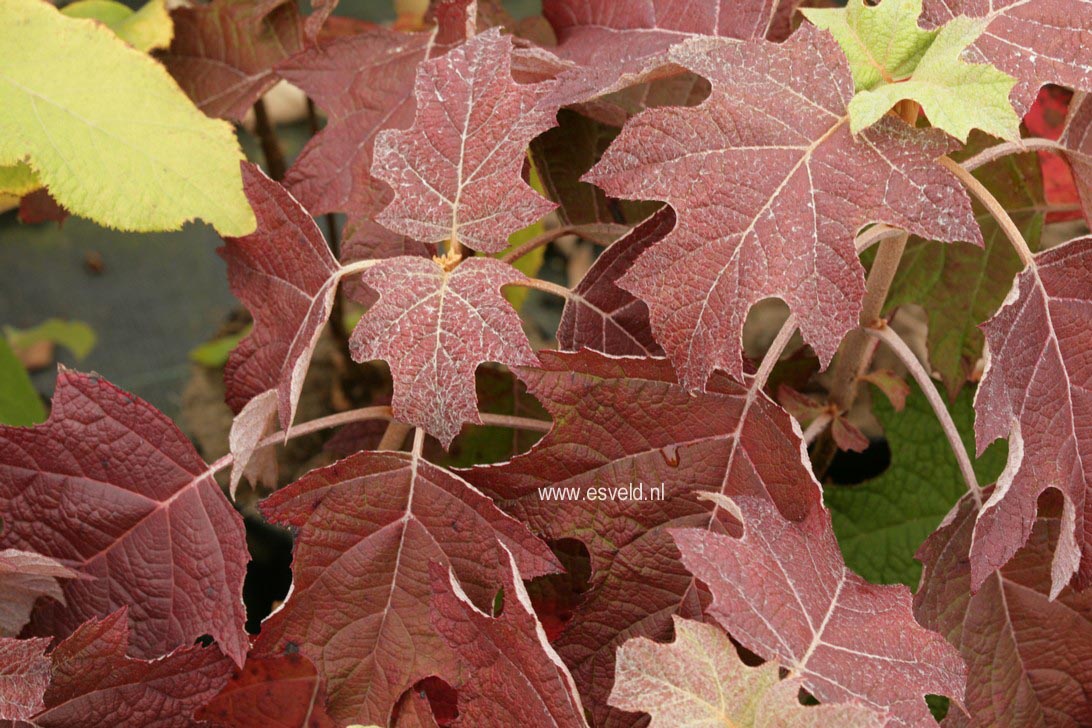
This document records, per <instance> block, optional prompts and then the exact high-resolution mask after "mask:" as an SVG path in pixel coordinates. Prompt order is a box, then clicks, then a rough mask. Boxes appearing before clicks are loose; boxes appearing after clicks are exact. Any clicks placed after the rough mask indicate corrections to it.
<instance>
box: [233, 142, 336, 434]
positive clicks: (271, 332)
mask: <svg viewBox="0 0 1092 728" xmlns="http://www.w3.org/2000/svg"><path fill="white" fill-rule="evenodd" d="M243 180H244V187H245V190H246V194H247V199H249V200H250V204H251V207H253V209H254V214H255V215H256V216H257V218H258V228H257V230H255V231H254V232H253V233H251V234H250V235H247V236H245V237H241V238H226V239H225V241H226V243H227V244H226V245H225V246H224V247H222V248H220V249H219V250H218V251H217V252H219V254H220V256H221V257H222V258H223V259H224V260H225V261H226V262H227V265H228V283H229V284H230V286H231V290H232V292H233V293H234V294H235V295H236V296H237V297H238V298H239V300H240V301H242V302H243V304H244V305H246V307H247V308H248V309H249V310H250V313H251V314H252V315H253V317H254V329H253V331H251V333H250V335H249V336H247V337H246V338H245V339H243V341H242V342H241V343H240V344H239V346H237V347H236V348H235V350H234V351H232V352H231V356H230V357H228V362H227V366H225V367H224V384H225V387H226V390H227V391H226V397H227V402H228V404H229V405H230V406H231V408H232V409H233V410H234V411H235V412H236V413H240V412H242V411H243V408H244V407H245V406H246V405H247V403H248V402H251V401H252V400H254V399H255V398H256V397H257V396H258V395H260V394H262V393H264V392H267V391H269V390H275V391H276V397H274V398H269V397H267V398H265V399H264V400H263V402H264V405H263V406H261V407H258V408H256V409H255V408H252V409H251V410H250V411H248V412H247V419H248V420H253V421H254V422H255V423H257V424H256V425H255V427H256V428H257V427H260V426H264V421H265V419H266V418H267V417H268V415H269V410H270V409H271V408H275V410H276V411H277V412H278V414H279V419H280V423H281V428H282V429H288V427H289V426H291V424H292V419H293V416H294V415H295V411H296V405H297V404H298V402H299V397H300V392H301V391H302V389H303V380H304V376H305V375H306V374H307V367H308V365H309V364H310V362H311V354H312V352H313V351H314V348H315V344H316V343H317V342H318V337H319V334H321V333H322V328H323V326H324V325H325V324H326V319H327V318H328V317H329V315H330V308H331V307H332V306H333V304H334V295H335V294H336V293H337V283H338V279H339V273H340V266H339V265H338V262H337V261H336V260H334V256H333V255H332V254H331V253H330V248H329V247H328V246H327V245H326V240H325V239H324V238H323V237H322V233H321V232H320V231H319V229H318V226H317V225H316V224H315V221H314V220H313V219H312V218H311V216H310V215H309V214H308V213H307V211H306V210H304V209H303V207H301V206H300V204H299V203H298V202H297V201H296V200H295V199H294V198H293V197H292V195H290V194H289V193H288V191H287V190H285V189H284V187H282V186H281V185H280V184H279V183H277V182H274V181H273V180H271V179H269V178H268V177H266V176H265V173H263V172H262V171H261V169H259V168H258V167H257V166H256V165H253V164H250V163H246V164H244V165H243Z"/></svg>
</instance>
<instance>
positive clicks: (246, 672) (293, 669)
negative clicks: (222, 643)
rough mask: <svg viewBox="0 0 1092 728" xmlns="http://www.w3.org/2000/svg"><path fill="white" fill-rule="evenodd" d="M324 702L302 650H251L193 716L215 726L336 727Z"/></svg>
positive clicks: (273, 727) (321, 691)
mask: <svg viewBox="0 0 1092 728" xmlns="http://www.w3.org/2000/svg"><path fill="white" fill-rule="evenodd" d="M325 703H326V692H325V691H324V690H323V689H322V680H321V679H320V678H319V675H318V671H317V670H316V669H315V666H314V665H313V664H311V661H310V660H308V659H307V658H306V657H304V656H303V655H300V654H295V655H275V656H268V657H261V656H257V655H250V656H248V657H247V659H246V663H245V664H244V665H243V666H242V667H241V668H239V669H238V670H236V671H235V674H234V675H232V676H231V679H230V680H228V682H227V685H225V686H224V689H223V690H221V691H220V692H219V693H217V695H216V696H215V697H213V698H212V699H211V700H209V701H208V703H206V704H205V705H204V706H202V707H201V709H200V710H198V711H197V715H196V716H194V717H196V718H197V719H198V720H206V721H211V722H212V723H214V724H215V725H216V726H217V727H218V728H251V727H252V726H268V728H334V726H335V723H334V721H333V719H332V718H330V716H329V715H327V713H326V705H325Z"/></svg>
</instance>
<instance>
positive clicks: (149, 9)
mask: <svg viewBox="0 0 1092 728" xmlns="http://www.w3.org/2000/svg"><path fill="white" fill-rule="evenodd" d="M61 12H62V13H64V14H65V15H67V16H68V17H70V18H88V19H90V20H97V21H99V22H100V23H102V24H103V25H105V26H106V27H107V28H109V29H110V30H112V31H114V32H115V33H116V34H117V36H118V37H119V38H121V39H122V40H124V41H126V42H127V43H128V44H129V45H131V46H133V47H134V48H136V49H137V50H138V51H150V50H153V49H156V48H166V47H167V46H169V45H170V44H171V38H172V37H173V36H174V24H173V23H172V22H171V15H170V13H168V12H167V4H166V2H165V0H149V1H148V2H147V3H146V4H145V5H144V7H142V8H141V9H140V10H136V11H134V10H133V9H131V8H129V7H128V6H126V5H122V4H121V3H119V2H115V1H114V0H77V1H76V2H74V3H72V4H71V5H65V6H64V9H62V10H61Z"/></svg>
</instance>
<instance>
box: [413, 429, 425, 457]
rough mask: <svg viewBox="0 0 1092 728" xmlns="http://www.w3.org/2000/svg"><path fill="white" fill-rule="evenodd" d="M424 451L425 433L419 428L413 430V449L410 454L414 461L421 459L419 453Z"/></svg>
mask: <svg viewBox="0 0 1092 728" xmlns="http://www.w3.org/2000/svg"><path fill="white" fill-rule="evenodd" d="M424 449H425V431H424V430H422V429H421V428H420V427H415V428H413V449H412V450H411V451H410V453H411V454H412V455H413V459H414V460H418V459H419V458H420V457H421V453H422V452H423V451H424Z"/></svg>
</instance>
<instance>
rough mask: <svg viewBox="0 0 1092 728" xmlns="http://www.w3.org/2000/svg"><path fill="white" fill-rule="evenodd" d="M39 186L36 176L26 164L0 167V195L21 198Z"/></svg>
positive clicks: (19, 163) (20, 163)
mask: <svg viewBox="0 0 1092 728" xmlns="http://www.w3.org/2000/svg"><path fill="white" fill-rule="evenodd" d="M41 186H42V183H41V182H39V181H38V175H36V174H34V170H33V169H31V168H30V165H29V164H27V163H26V162H16V163H15V164H11V165H4V166H0V194H4V195H14V196H16V197H22V196H23V195H28V194H30V193H31V192H33V191H34V190H36V189H39V188H40V187H41Z"/></svg>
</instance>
